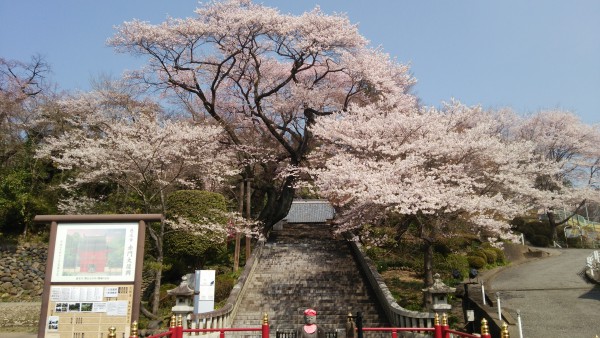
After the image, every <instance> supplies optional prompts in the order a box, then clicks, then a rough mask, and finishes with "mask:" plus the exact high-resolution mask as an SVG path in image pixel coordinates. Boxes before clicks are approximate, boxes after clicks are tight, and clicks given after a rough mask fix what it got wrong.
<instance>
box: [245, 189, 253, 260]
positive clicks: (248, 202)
mask: <svg viewBox="0 0 600 338" xmlns="http://www.w3.org/2000/svg"><path fill="white" fill-rule="evenodd" d="M251 213H252V179H250V178H248V180H247V181H246V219H247V220H248V221H250V219H251V217H252V215H251ZM251 244H252V241H251V240H250V236H248V235H246V262H247V261H248V259H250V254H251V253H252V250H251V248H250V246H251Z"/></svg>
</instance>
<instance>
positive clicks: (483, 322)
mask: <svg viewBox="0 0 600 338" xmlns="http://www.w3.org/2000/svg"><path fill="white" fill-rule="evenodd" d="M481 334H490V328H489V327H488V323H487V320H485V318H483V319H482V320H481Z"/></svg>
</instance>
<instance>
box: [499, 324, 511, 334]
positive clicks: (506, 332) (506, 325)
mask: <svg viewBox="0 0 600 338" xmlns="http://www.w3.org/2000/svg"><path fill="white" fill-rule="evenodd" d="M501 337H502V338H510V333H508V324H506V322H503V323H502V335H501Z"/></svg>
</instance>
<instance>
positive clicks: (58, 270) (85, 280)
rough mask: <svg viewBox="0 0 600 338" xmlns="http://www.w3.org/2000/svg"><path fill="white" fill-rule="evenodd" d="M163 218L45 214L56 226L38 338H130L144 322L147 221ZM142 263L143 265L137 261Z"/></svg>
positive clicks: (39, 217)
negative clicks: (141, 309)
mask: <svg viewBox="0 0 600 338" xmlns="http://www.w3.org/2000/svg"><path fill="white" fill-rule="evenodd" d="M161 219H162V215H157V214H153V215H77V216H76V215H69V216H60V215H53V216H52V215H44V216H36V218H35V221H36V222H51V229H50V230H51V231H50V246H49V250H48V262H47V264H46V277H45V281H44V293H43V297H42V308H41V314H40V324H39V328H38V337H39V338H96V337H98V338H104V337H107V336H108V332H109V331H108V330H109V328H110V327H115V328H116V334H117V337H119V338H121V337H129V333H130V328H131V323H132V321H137V320H138V319H139V307H140V293H141V279H142V265H143V264H142V259H143V256H144V236H145V226H146V223H145V221H160V220H161ZM138 260H139V262H138Z"/></svg>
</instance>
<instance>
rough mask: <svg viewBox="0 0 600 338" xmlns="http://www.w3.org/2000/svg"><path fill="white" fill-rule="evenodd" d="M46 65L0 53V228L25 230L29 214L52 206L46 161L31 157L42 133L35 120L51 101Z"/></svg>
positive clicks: (30, 219)
mask: <svg viewBox="0 0 600 338" xmlns="http://www.w3.org/2000/svg"><path fill="white" fill-rule="evenodd" d="M49 73H50V67H49V65H48V64H47V63H46V62H45V61H44V59H43V58H42V57H40V56H33V57H32V58H31V59H30V60H29V61H25V62H23V61H17V60H8V59H4V58H1V57H0V232H4V233H14V234H16V233H21V234H22V235H28V232H29V229H30V226H31V224H32V223H33V217H34V216H35V215H36V214H38V213H48V212H49V211H50V210H53V205H54V204H55V203H53V202H54V201H53V199H54V197H55V195H54V194H52V193H51V192H50V191H49V190H50V189H49V183H50V181H51V177H52V170H51V166H48V165H47V162H43V161H37V160H36V159H34V158H33V155H34V152H35V148H36V146H37V143H38V142H39V140H40V139H42V138H43V136H44V130H43V129H40V128H38V126H37V125H36V123H35V121H36V120H37V118H38V117H39V116H40V115H41V114H42V113H43V112H44V111H45V110H47V109H49V107H50V106H51V104H52V101H53V99H54V97H55V95H56V94H55V92H54V88H53V87H52V86H51V83H50V81H49V80H48V75H49Z"/></svg>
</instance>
